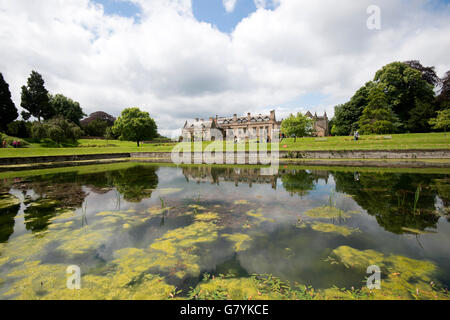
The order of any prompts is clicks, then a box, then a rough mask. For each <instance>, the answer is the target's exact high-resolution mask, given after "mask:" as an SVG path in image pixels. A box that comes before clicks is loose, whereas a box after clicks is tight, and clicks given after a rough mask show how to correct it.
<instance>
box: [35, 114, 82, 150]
mask: <svg viewBox="0 0 450 320" xmlns="http://www.w3.org/2000/svg"><path fill="white" fill-rule="evenodd" d="M82 134H83V131H82V130H81V129H80V127H78V126H77V125H76V124H74V123H73V122H70V121H68V120H66V119H64V118H63V117H60V116H59V117H55V118H53V119H51V120H48V121H46V122H44V123H39V122H35V123H34V124H33V126H32V127H31V135H32V138H33V139H35V140H37V141H41V140H42V139H46V138H47V139H51V140H53V141H54V142H56V143H58V144H60V143H62V142H65V141H72V142H74V141H76V140H78V139H79V138H80V137H81V136H82Z"/></svg>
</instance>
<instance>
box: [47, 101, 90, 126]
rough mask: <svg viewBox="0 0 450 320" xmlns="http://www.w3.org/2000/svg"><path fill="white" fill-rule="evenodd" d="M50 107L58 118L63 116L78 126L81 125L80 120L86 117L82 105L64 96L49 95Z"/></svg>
mask: <svg viewBox="0 0 450 320" xmlns="http://www.w3.org/2000/svg"><path fill="white" fill-rule="evenodd" d="M49 100H50V106H51V108H52V109H53V110H54V114H55V115H57V116H63V117H64V118H66V119H67V120H69V121H72V122H73V123H75V124H76V125H80V120H81V119H82V118H83V117H84V116H86V114H85V113H84V112H83V109H81V107H80V104H79V103H78V102H76V101H73V100H72V99H69V98H67V97H65V96H64V95H62V94H57V95H54V96H53V95H49Z"/></svg>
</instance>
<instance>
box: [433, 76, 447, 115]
mask: <svg viewBox="0 0 450 320" xmlns="http://www.w3.org/2000/svg"><path fill="white" fill-rule="evenodd" d="M441 84H442V87H441V89H440V93H439V95H438V97H437V99H436V100H437V103H438V107H439V109H440V110H444V109H448V108H450V70H449V71H447V72H446V73H445V75H444V77H443V78H442V79H441Z"/></svg>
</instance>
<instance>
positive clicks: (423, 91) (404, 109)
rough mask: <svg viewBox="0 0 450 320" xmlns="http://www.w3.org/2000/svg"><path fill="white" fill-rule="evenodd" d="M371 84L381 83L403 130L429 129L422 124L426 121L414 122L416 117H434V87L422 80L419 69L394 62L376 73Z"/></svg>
mask: <svg viewBox="0 0 450 320" xmlns="http://www.w3.org/2000/svg"><path fill="white" fill-rule="evenodd" d="M374 82H376V83H381V84H382V86H383V88H384V90H385V95H386V98H387V104H388V105H390V106H392V108H393V111H394V112H395V114H396V115H398V117H399V118H400V120H401V122H402V124H404V129H405V130H408V131H411V132H420V131H427V130H429V127H427V125H426V124H425V125H424V123H427V122H426V121H425V122H417V121H415V119H417V117H418V116H419V115H420V116H421V117H427V119H426V120H428V119H429V118H430V117H431V116H433V114H434V90H433V89H434V86H433V85H432V84H430V83H428V82H427V81H426V80H424V78H423V76H422V73H421V72H420V71H419V70H416V69H413V68H411V67H410V66H408V65H407V64H405V63H403V62H393V63H390V64H388V65H386V66H384V67H383V68H382V69H380V70H378V71H377V73H376V74H375V78H374ZM410 118H413V120H411V121H409V120H410ZM424 126H425V127H424Z"/></svg>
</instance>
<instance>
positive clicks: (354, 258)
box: [325, 246, 449, 299]
mask: <svg viewBox="0 0 450 320" xmlns="http://www.w3.org/2000/svg"><path fill="white" fill-rule="evenodd" d="M333 255H334V256H335V257H337V259H338V261H339V262H340V263H342V264H344V265H345V266H346V267H348V268H352V269H357V270H360V271H365V270H366V268H367V267H368V266H370V265H377V266H379V267H380V268H381V270H382V274H384V275H387V278H385V279H383V280H382V282H381V290H369V289H367V288H366V287H363V288H362V289H361V290H362V291H364V292H366V294H368V296H369V298H373V299H448V298H449V297H448V295H446V294H444V293H443V292H439V291H436V290H435V289H434V288H433V286H432V285H431V283H436V281H433V280H432V279H433V276H435V272H436V270H437V267H436V266H435V265H434V264H433V263H431V262H429V261H423V260H416V259H411V258H407V257H404V256H400V255H385V254H383V253H381V252H378V251H375V250H370V249H369V250H358V249H354V248H351V247H349V246H340V247H338V248H337V249H335V250H333ZM432 281H433V282H432ZM325 292H326V294H328V295H330V296H333V295H336V296H335V298H345V296H346V294H344V295H342V292H340V291H336V289H335V288H334V289H329V290H328V291H325Z"/></svg>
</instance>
